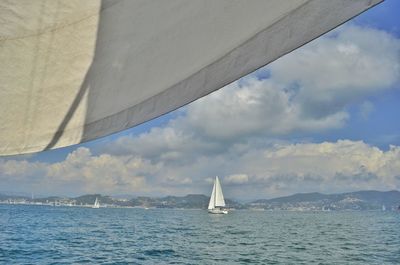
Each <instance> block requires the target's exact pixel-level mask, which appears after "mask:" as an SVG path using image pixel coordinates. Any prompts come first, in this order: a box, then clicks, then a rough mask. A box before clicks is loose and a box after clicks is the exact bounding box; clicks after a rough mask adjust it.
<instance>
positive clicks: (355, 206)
mask: <svg viewBox="0 0 400 265" xmlns="http://www.w3.org/2000/svg"><path fill="white" fill-rule="evenodd" d="M96 198H98V200H99V201H100V205H101V207H107V208H145V209H149V208H172V209H206V208H207V205H208V200H209V197H208V196H205V195H202V194H189V195H186V196H165V197H160V198H156V197H145V196H140V197H136V198H133V199H121V198H115V197H111V196H103V195H101V194H88V195H83V196H79V197H73V198H68V197H58V196H51V197H44V198H29V197H27V196H16V195H6V194H0V204H24V205H47V206H63V207H92V206H93V203H94V201H95V200H96ZM226 204H227V206H228V208H230V209H236V210H241V209H250V210H288V211H342V210H380V211H398V210H399V209H400V208H399V207H400V192H399V191H397V190H393V191H373V190H370V191H357V192H348V193H338V194H322V193H316V192H315V193H298V194H294V195H291V196H285V197H278V198H273V199H261V200H255V201H252V202H249V203H239V202H237V201H234V200H230V199H227V200H226Z"/></svg>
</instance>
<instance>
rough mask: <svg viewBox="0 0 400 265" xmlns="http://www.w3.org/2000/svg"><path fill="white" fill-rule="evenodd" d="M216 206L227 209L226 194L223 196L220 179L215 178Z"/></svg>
mask: <svg viewBox="0 0 400 265" xmlns="http://www.w3.org/2000/svg"><path fill="white" fill-rule="evenodd" d="M215 206H216V207H225V200H224V194H222V188H221V184H220V182H219V178H218V177H215Z"/></svg>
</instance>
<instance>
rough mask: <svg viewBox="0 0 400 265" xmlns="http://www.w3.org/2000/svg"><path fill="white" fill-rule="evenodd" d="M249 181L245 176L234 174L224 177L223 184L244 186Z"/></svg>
mask: <svg viewBox="0 0 400 265" xmlns="http://www.w3.org/2000/svg"><path fill="white" fill-rule="evenodd" d="M248 181H249V176H247V175H246V174H234V175H229V176H226V177H224V182H225V183H227V184H244V183H247V182H248Z"/></svg>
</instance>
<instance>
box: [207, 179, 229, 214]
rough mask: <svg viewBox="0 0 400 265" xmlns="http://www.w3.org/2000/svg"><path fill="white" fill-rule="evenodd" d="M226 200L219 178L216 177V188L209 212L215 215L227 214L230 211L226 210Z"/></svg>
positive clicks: (213, 190) (209, 205)
mask: <svg viewBox="0 0 400 265" xmlns="http://www.w3.org/2000/svg"><path fill="white" fill-rule="evenodd" d="M224 207H225V200H224V194H223V193H222V188H221V184H220V182H219V178H218V176H216V177H215V180H214V186H213V189H212V192H211V197H210V202H209V204H208V212H209V213H215V214H227V213H228V210H226V209H224Z"/></svg>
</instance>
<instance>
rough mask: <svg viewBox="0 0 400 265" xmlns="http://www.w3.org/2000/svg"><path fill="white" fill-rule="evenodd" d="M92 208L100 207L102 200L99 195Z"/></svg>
mask: <svg viewBox="0 0 400 265" xmlns="http://www.w3.org/2000/svg"><path fill="white" fill-rule="evenodd" d="M92 208H94V209H98V208H100V202H99V200H98V199H97V197H96V200H95V201H94V204H93V206H92Z"/></svg>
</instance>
